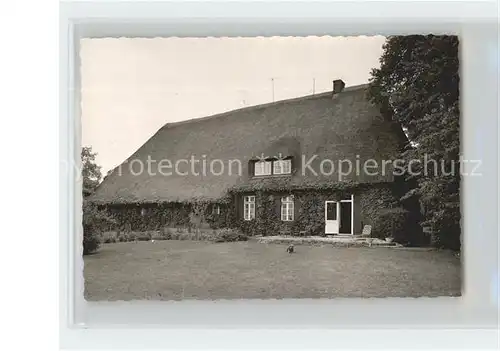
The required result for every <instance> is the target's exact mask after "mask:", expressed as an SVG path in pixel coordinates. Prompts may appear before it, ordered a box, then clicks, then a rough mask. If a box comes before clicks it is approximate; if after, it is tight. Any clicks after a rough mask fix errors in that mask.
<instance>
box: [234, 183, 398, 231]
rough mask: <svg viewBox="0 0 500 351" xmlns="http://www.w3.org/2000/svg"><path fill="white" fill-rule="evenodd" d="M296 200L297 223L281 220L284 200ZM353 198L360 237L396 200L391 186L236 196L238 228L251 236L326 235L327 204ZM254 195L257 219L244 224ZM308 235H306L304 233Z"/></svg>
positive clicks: (354, 221) (249, 193)
mask: <svg viewBox="0 0 500 351" xmlns="http://www.w3.org/2000/svg"><path fill="white" fill-rule="evenodd" d="M290 194H291V195H293V196H294V211H295V216H294V221H291V222H286V221H282V220H281V198H282V197H284V196H288V195H290ZM351 194H352V195H354V203H353V207H354V219H353V228H354V234H355V235H356V234H361V233H362V230H363V226H364V225H366V224H370V225H371V224H372V223H373V219H374V217H375V215H376V213H377V211H378V210H380V209H382V208H390V207H392V206H393V205H394V204H395V197H394V195H393V194H392V188H391V186H390V185H389V184H387V183H383V184H374V185H370V186H365V187H360V188H356V189H352V190H343V191H332V190H330V191H324V190H322V191H294V192H263V191H259V192H253V193H252V192H246V193H241V194H238V195H237V196H236V199H235V202H234V206H235V212H236V219H237V222H236V223H238V224H237V225H238V226H239V227H240V228H241V229H242V230H243V231H244V232H246V233H247V234H249V235H263V236H270V235H279V234H285V233H286V234H290V235H300V234H305V235H324V225H325V218H324V216H325V207H324V206H325V201H327V200H337V201H340V200H342V199H349V198H350V196H351ZM247 195H255V197H256V199H255V201H256V213H255V214H256V218H255V219H254V220H251V221H246V220H244V216H243V207H244V204H243V197H244V196H247ZM301 232H305V233H301Z"/></svg>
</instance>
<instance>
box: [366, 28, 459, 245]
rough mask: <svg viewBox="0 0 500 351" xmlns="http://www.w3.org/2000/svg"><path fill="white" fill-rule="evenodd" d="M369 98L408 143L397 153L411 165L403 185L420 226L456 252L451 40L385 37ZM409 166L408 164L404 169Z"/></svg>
mask: <svg viewBox="0 0 500 351" xmlns="http://www.w3.org/2000/svg"><path fill="white" fill-rule="evenodd" d="M383 50H384V52H383V55H382V57H381V58H380V63H381V66H380V68H379V69H374V70H372V73H371V75H372V78H371V80H370V88H369V93H370V96H371V99H372V101H373V102H375V103H377V104H378V105H379V106H381V113H382V115H383V116H384V118H386V119H388V120H395V121H398V122H399V123H400V124H401V125H402V126H403V128H404V130H405V133H406V135H407V136H408V139H409V143H408V145H407V146H406V148H405V150H403V151H402V154H401V156H402V159H404V160H406V161H410V160H412V159H413V160H420V163H413V166H412V168H411V171H412V172H409V173H408V174H407V177H408V179H411V178H414V179H415V180H416V184H417V186H416V188H415V189H412V190H410V191H409V192H408V193H407V194H406V196H405V197H404V198H409V197H412V196H417V197H418V198H419V200H420V202H421V203H422V204H423V206H424V208H425V213H424V216H425V220H424V222H423V223H422V224H423V225H427V226H430V227H431V228H432V231H433V233H434V234H433V238H432V239H433V244H434V245H435V246H439V247H447V248H452V249H459V248H460V200H459V188H460V163H459V161H460V154H459V152H460V142H459V128H460V125H459V117H460V111H459V102H458V99H459V60H458V38H457V37H456V36H435V35H427V36H423V35H410V36H394V37H388V39H387V41H386V43H385V44H384V47H383ZM407 164H408V163H407Z"/></svg>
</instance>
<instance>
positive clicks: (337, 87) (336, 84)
mask: <svg viewBox="0 0 500 351" xmlns="http://www.w3.org/2000/svg"><path fill="white" fill-rule="evenodd" d="M344 87H345V83H344V81H343V80H342V79H335V80H334V81H333V96H335V95H337V94H338V93H340V92H342V90H344Z"/></svg>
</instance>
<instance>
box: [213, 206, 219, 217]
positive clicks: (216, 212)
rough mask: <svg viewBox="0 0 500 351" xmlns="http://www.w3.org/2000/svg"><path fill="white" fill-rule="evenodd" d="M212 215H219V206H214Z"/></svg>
mask: <svg viewBox="0 0 500 351" xmlns="http://www.w3.org/2000/svg"><path fill="white" fill-rule="evenodd" d="M212 212H213V214H216V215H220V205H214V207H213V211H212Z"/></svg>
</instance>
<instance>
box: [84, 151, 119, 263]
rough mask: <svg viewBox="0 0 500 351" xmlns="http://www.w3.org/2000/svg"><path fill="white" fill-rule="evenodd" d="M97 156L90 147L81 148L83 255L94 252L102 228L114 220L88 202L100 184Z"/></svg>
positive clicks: (97, 246)
mask: <svg viewBox="0 0 500 351" xmlns="http://www.w3.org/2000/svg"><path fill="white" fill-rule="evenodd" d="M96 155H97V154H96V153H93V152H92V148H91V147H83V148H82V153H81V158H82V183H83V186H82V191H83V206H82V208H83V254H84V255H87V254H89V253H92V252H94V251H96V250H97V249H98V248H99V245H100V233H101V231H102V228H104V227H105V226H106V225H108V224H110V223H113V222H114V219H113V218H112V217H111V216H109V215H108V213H107V212H106V211H104V210H102V209H99V208H98V207H97V206H96V205H95V204H93V203H91V202H90V201H89V200H88V196H89V195H91V194H92V193H93V192H94V190H95V189H96V188H97V186H98V185H99V183H100V182H101V167H100V166H98V165H97V164H96V162H95V156H96Z"/></svg>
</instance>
